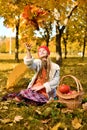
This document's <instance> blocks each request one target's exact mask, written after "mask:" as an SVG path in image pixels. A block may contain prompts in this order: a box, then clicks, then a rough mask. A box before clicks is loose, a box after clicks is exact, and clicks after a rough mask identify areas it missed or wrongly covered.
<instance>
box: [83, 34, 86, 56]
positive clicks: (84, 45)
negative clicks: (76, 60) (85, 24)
mask: <svg viewBox="0 0 87 130" xmlns="http://www.w3.org/2000/svg"><path fill="white" fill-rule="evenodd" d="M85 47H86V36H85V37H84V44H83V52H82V58H84V55H85Z"/></svg>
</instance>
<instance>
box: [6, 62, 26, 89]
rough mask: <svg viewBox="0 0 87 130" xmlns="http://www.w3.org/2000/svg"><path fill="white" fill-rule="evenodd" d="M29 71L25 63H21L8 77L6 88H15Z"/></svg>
mask: <svg viewBox="0 0 87 130" xmlns="http://www.w3.org/2000/svg"><path fill="white" fill-rule="evenodd" d="M27 69H28V68H27V67H26V65H25V64H24V63H20V64H19V65H17V66H16V67H15V68H14V70H13V71H12V72H11V74H9V75H8V80H7V86H6V88H7V89H9V88H11V87H13V86H14V85H15V84H16V83H17V82H18V81H19V80H20V79H21V78H22V77H23V75H24V74H25V72H26V71H27Z"/></svg>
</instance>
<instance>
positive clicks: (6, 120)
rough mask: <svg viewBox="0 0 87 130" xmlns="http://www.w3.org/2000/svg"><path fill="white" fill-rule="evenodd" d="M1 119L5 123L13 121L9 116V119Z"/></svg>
mask: <svg viewBox="0 0 87 130" xmlns="http://www.w3.org/2000/svg"><path fill="white" fill-rule="evenodd" d="M0 121H1V122H2V123H3V124H7V123H10V122H12V121H11V120H10V119H9V118H7V119H1V120H0Z"/></svg>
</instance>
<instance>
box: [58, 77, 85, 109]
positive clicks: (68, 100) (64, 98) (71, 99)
mask: <svg viewBox="0 0 87 130" xmlns="http://www.w3.org/2000/svg"><path fill="white" fill-rule="evenodd" d="M65 78H72V79H73V80H74V81H75V83H76V93H72V94H63V93H61V92H60V91H59V87H60V85H61V84H63V81H64V79H65ZM83 94H84V92H83V88H82V85H81V83H80V81H79V80H78V79H77V78H76V77H75V76H73V75H65V76H63V77H62V78H61V79H60V84H59V86H58V87H57V96H58V98H59V100H58V102H60V103H64V104H65V105H66V106H67V108H69V109H75V108H78V107H80V106H81V103H82V96H83Z"/></svg>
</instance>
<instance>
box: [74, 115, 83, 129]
mask: <svg viewBox="0 0 87 130" xmlns="http://www.w3.org/2000/svg"><path fill="white" fill-rule="evenodd" d="M72 126H73V127H74V129H79V128H80V127H81V126H82V125H81V120H79V119H78V118H77V117H76V118H74V119H73V120H72Z"/></svg>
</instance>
